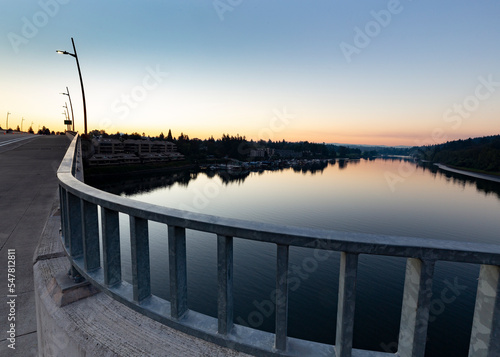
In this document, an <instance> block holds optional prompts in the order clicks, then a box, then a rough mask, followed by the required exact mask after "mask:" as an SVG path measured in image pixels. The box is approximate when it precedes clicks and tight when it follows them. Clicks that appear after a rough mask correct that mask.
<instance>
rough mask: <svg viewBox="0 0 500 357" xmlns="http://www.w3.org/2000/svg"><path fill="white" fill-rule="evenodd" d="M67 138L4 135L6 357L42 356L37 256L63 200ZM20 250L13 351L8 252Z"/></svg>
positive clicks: (2, 345) (0, 255)
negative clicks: (61, 167) (54, 208)
mask: <svg viewBox="0 0 500 357" xmlns="http://www.w3.org/2000/svg"><path fill="white" fill-rule="evenodd" d="M69 143H70V141H69V139H68V138H67V137H66V136H38V135H28V134H16V135H12V134H3V135H0V265H1V266H2V269H1V272H2V273H1V276H2V278H3V279H2V281H1V283H0V291H1V296H2V297H1V301H0V331H1V334H0V356H36V355H37V335H36V330H37V329H36V311H35V295H34V281H33V253H34V251H35V249H36V246H37V244H38V241H39V238H40V234H41V232H42V230H43V228H44V226H45V222H46V221H47V218H48V217H49V214H50V212H51V209H52V205H53V203H54V201H55V200H56V199H57V187H58V182H57V177H56V171H57V168H58V167H59V164H60V162H61V160H62V158H63V156H64V153H65V152H66V149H67V147H68V145H69ZM8 249H15V252H16V254H15V263H16V272H15V293H14V294H15V295H17V297H16V298H15V300H16V307H15V310H16V312H15V319H16V320H15V323H16V335H17V338H16V350H12V349H10V348H8V346H7V345H8V341H7V331H8V326H9V323H10V322H9V321H8V314H9V311H10V308H9V306H8V305H7V301H8V299H7V295H9V293H8V290H7V288H8V287H7V284H8V281H7V251H8Z"/></svg>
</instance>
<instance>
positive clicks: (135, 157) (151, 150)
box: [89, 138, 184, 165]
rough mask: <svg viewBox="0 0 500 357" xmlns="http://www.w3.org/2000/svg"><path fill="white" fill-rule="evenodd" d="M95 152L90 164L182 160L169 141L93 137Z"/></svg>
mask: <svg viewBox="0 0 500 357" xmlns="http://www.w3.org/2000/svg"><path fill="white" fill-rule="evenodd" d="M92 144H93V146H94V152H95V154H94V155H93V156H92V157H91V158H90V159H89V164H90V165H118V164H134V163H146V162H164V161H173V160H182V159H184V156H183V155H182V154H180V153H178V152H177V147H176V145H175V144H174V143H171V142H169V141H150V140H132V139H128V140H125V141H120V140H116V139H109V138H99V139H93V140H92Z"/></svg>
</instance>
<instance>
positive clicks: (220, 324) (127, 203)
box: [58, 136, 500, 357]
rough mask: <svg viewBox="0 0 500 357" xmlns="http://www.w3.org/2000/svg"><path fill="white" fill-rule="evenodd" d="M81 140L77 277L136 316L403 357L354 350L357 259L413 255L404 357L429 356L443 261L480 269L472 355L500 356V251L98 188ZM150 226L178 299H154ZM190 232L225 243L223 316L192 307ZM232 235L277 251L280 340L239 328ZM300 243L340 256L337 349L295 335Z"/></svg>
mask: <svg viewBox="0 0 500 357" xmlns="http://www.w3.org/2000/svg"><path fill="white" fill-rule="evenodd" d="M78 143H79V138H78V136H76V137H75V139H74V140H73V141H72V143H71V146H70V148H69V149H68V151H67V153H66V156H65V158H64V160H63V162H62V163H61V166H60V168H59V171H58V178H59V185H60V202H61V222H62V233H63V234H62V237H63V244H64V246H65V249H66V252H67V255H68V258H69V260H70V261H71V264H72V265H73V266H74V268H75V269H76V270H78V271H79V272H80V273H81V274H82V275H83V276H84V277H85V278H86V279H88V280H89V281H90V282H91V283H92V284H93V285H95V286H97V287H98V288H99V289H100V290H102V291H103V292H104V293H106V294H108V295H110V296H111V297H113V298H114V299H116V300H118V301H120V302H122V303H123V304H125V305H127V306H129V307H131V308H132V309H134V310H136V311H138V312H140V313H142V314H144V315H146V316H148V317H150V318H152V319H155V320H157V321H159V322H161V323H164V324H166V325H168V326H171V327H174V328H176V329H178V330H180V331H183V332H186V333H188V334H191V335H193V336H196V337H199V338H202V339H205V340H208V341H211V342H214V343H216V344H219V345H221V346H226V347H231V348H234V349H236V350H240V351H243V352H247V353H251V354H258V355H297V356H305V355H313V356H337V357H345V356H360V357H364V356H394V355H393V354H390V353H383V352H374V351H365V350H357V349H353V348H352V340H353V327H354V311H355V296H356V277H357V267H358V256H359V254H372V255H384V256H393V257H406V258H407V264H406V276H405V283H404V292H403V302H402V312H401V323H400V332H399V343H398V352H397V355H398V356H401V357H407V356H408V357H409V356H412V357H417V356H424V352H425V342H426V337H427V325H428V321H429V308H430V304H431V298H432V278H433V273H434V266H435V263H436V262H437V261H453V262H464V263H473V264H480V265H481V269H480V274H479V279H478V290H477V297H476V304H475V311H474V318H473V326H472V335H471V340H470V350H469V356H498V355H500V282H499V277H500V246H497V245H487V244H476V243H463V242H452V241H437V240H430V239H419V238H405V237H391V236H383V235H372V234H358V233H345V232H336V231H326V230H318V229H308V228H294V227H287V226H278V225H271V224H263V223H256V222H248V221H243V220H237V219H229V218H222V217H215V216H210V215H205V214H198V213H193V212H187V211H181V210H176V209H172V208H166V207H161V206H157V205H153V204H147V203H142V202H138V201H135V200H132V199H128V198H124V197H119V196H116V195H113V194H109V193H106V192H103V191H100V190H97V189H95V188H93V187H90V186H87V185H85V184H84V183H83V182H82V181H80V180H78V179H77V178H75V174H79V173H81V171H82V169H81V168H80V167H79V166H80V165H81V159H79V158H78V155H79V150H78V147H79V144H78ZM99 207H100V214H101V217H100V218H101V229H99V226H98V222H99V218H98V208H99ZM119 213H123V214H125V215H128V216H129V219H130V249H131V268H132V284H129V283H127V282H125V281H124V280H123V279H122V273H121V259H122V257H121V255H120V229H119V219H118V214H119ZM148 221H154V222H160V223H162V224H165V225H166V226H167V227H168V247H169V248H168V249H169V276H170V301H166V300H164V299H162V298H159V297H158V296H155V295H153V294H152V293H151V278H150V274H151V272H150V259H149V234H148ZM186 229H191V230H196V231H202V232H209V233H212V234H213V235H214V239H216V240H217V270H218V274H217V276H218V305H217V307H218V317H217V318H214V317H210V316H207V315H204V314H201V313H198V312H195V311H192V310H190V309H188V306H187V269H186ZM100 231H101V233H100ZM100 234H101V235H102V236H100ZM233 237H238V238H242V239H248V240H254V241H260V242H267V243H273V244H275V245H276V249H277V258H276V267H277V270H276V299H275V301H274V303H275V304H276V310H275V311H276V313H275V319H276V321H275V332H274V333H268V332H263V331H259V330H256V329H252V328H249V327H246V326H241V325H237V324H235V323H234V322H233ZM100 241H102V243H100ZM291 246H294V247H304V248H313V249H318V252H322V251H337V252H340V254H341V259H340V276H339V289H338V290H339V296H338V312H337V325H336V326H337V328H336V331H337V332H336V339H335V345H334V346H331V345H326V344H321V343H316V342H311V341H305V340H300V339H295V338H291V337H288V336H287V321H288V296H289V295H288V282H289V279H288V268H289V266H288V259H289V249H290V247H291ZM101 251H102V256H103V259H102V262H101V259H100V255H101ZM291 313H293V311H292V312H291Z"/></svg>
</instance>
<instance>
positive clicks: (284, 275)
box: [274, 244, 289, 350]
mask: <svg viewBox="0 0 500 357" xmlns="http://www.w3.org/2000/svg"><path fill="white" fill-rule="evenodd" d="M288 256H289V246H288V245H281V244H278V246H277V256H276V298H275V300H276V301H275V303H276V326H275V329H276V331H275V338H274V348H276V349H278V350H286V342H287V328H288Z"/></svg>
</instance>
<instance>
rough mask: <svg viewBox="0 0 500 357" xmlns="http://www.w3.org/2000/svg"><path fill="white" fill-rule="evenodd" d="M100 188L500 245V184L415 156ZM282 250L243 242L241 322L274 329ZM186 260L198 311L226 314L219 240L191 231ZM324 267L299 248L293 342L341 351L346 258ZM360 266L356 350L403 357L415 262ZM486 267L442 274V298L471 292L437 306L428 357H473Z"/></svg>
mask: <svg viewBox="0 0 500 357" xmlns="http://www.w3.org/2000/svg"><path fill="white" fill-rule="evenodd" d="M402 168H403V169H402ZM405 170H406V171H405ZM387 173H392V174H394V175H401V177H402V178H403V179H402V180H401V181H398V184H397V186H396V187H395V191H391V190H390V187H389V185H388V182H387V180H386V176H385V175H386V174H387ZM100 187H101V188H104V189H106V190H108V191H110V192H114V193H118V194H125V195H127V196H131V197H133V198H135V199H138V200H142V201H145V202H150V203H154V204H161V205H165V206H167V205H168V206H169V207H174V208H181V206H180V205H181V204H183V205H184V206H188V207H189V208H191V209H192V210H194V211H197V212H203V213H207V214H213V215H219V216H225V217H235V218H242V219H247V220H251V221H260V222H271V223H277V224H283V225H296V226H302V227H313V228H324V229H334V230H340V231H354V232H365V233H377V234H388V235H394V236H411V237H423V238H433V239H450V240H462V241H478V242H484V243H493V244H500V242H499V238H498V231H499V229H500V225H499V222H498V210H499V208H500V200H499V198H500V184H498V183H495V182H488V181H485V180H481V179H477V178H473V177H467V176H464V175H460V174H455V173H449V172H445V171H442V170H440V169H439V168H437V167H436V166H434V165H430V164H426V163H422V164H416V163H415V162H413V161H412V160H411V159H410V158H402V157H392V158H384V159H380V158H379V159H376V160H371V161H369V160H364V159H363V160H337V161H336V162H313V163H311V165H310V166H302V167H293V166H291V165H290V166H286V165H282V166H277V167H260V168H253V169H246V170H245V169H244V168H239V169H238V168H236V169H235V168H233V169H232V170H222V169H219V170H203V171H201V170H185V171H179V172H171V173H168V174H166V173H165V174H155V175H140V176H136V177H130V178H128V179H123V178H120V179H116V180H113V182H109V183H106V182H103V180H101V182H100ZM208 188H210V191H208V190H207V189H208ZM204 193H205V195H204V196H203V194H204ZM127 222H128V219H125V218H124V219H123V222H122V225H121V226H120V231H121V232H124V236H123V241H122V254H123V257H124V258H123V260H122V264H123V267H122V271H123V276H124V278H125V279H129V280H130V279H131V277H130V271H131V269H130V262H129V261H130V258H129V253H127V250H128V249H129V247H130V243H129V241H128V236H127V234H128V233H127V232H128V230H129V228H128V226H127V224H128V223H127ZM149 229H150V246H151V277H152V289H153V292H154V294H156V295H158V296H160V297H163V298H165V299H169V289H168V286H169V284H168V274H165V272H166V271H168V254H167V253H166V252H168V244H167V239H166V229H165V226H164V225H162V224H157V223H150V225H149ZM275 252H276V249H275V247H274V246H273V245H272V244H262V243H260V242H253V241H246V240H242V239H238V238H237V237H235V242H234V289H235V291H234V294H235V306H234V309H235V310H234V318H235V322H236V323H239V324H242V325H249V326H252V327H256V328H259V329H263V330H266V331H273V327H274V313H273V312H271V311H270V310H265V311H266V313H263V312H262V311H264V310H262V309H264V306H265V307H269V306H270V305H269V304H268V303H267V301H268V300H269V296H270V294H271V293H272V291H273V290H274V289H275V287H274V284H275V281H274V279H275V275H274V274H275V269H276V268H275ZM187 254H188V257H187V259H188V264H187V269H188V305H189V308H190V309H193V310H195V311H199V312H202V313H205V314H208V315H211V316H217V291H216V281H217V279H216V274H217V268H216V266H217V264H216V237H215V236H214V235H211V234H208V233H202V232H195V231H190V230H188V231H187ZM313 258H314V254H313V251H312V249H305V248H303V249H297V248H291V249H290V267H291V269H292V270H291V273H290V275H291V276H292V277H294V278H295V280H294V282H293V284H290V290H291V291H290V301H289V332H290V335H291V336H294V337H299V338H304V339H311V340H315V341H319V342H323V343H329V344H332V343H334V338H335V316H336V309H337V286H338V269H339V257H338V253H335V254H332V255H331V256H330V257H329V258H328V259H326V260H325V261H321V262H318V265H317V267H316V266H314V269H311V267H310V266H307V265H305V262H310V261H311V259H313ZM358 268H359V269H358V280H357V291H356V313H355V331H354V347H355V348H364V349H372V350H378V351H385V352H395V346H396V344H397V338H398V331H399V330H398V329H399V322H400V313H401V302H402V294H403V281H404V272H405V259H401V258H388V257H378V256H363V255H361V256H360V259H359V266H358ZM478 269H479V267H478V266H475V265H470V264H457V263H446V262H439V263H438V264H436V273H435V276H434V279H433V297H434V298H439V297H440V296H442V294H443V291H445V289H448V290H446V291H447V294H449V289H450V288H449V287H450V284H451V286H453V287H457V286H459V287H464V288H460V289H455V290H456V294H455V295H453V303H451V302H450V303H446V304H445V305H441V304H440V303H439V300H437V301H436V302H435V303H434V304H433V305H432V307H431V310H432V311H431V320H430V324H429V334H428V339H429V342H428V345H427V353H426V356H448V355H449V356H455V357H456V356H466V355H467V345H468V341H469V338H470V327H471V323H470V321H471V319H472V314H473V308H474V298H475V291H476V288H477V280H476V279H477V276H478ZM313 270H314V271H313ZM292 288H293V289H292ZM455 290H454V291H455ZM447 297H449V295H447ZM455 298H456V299H455ZM433 301H434V300H433ZM447 301H451V299H447ZM256 311H257V312H259V313H260V315H257V314H256ZM367 331H368V333H367Z"/></svg>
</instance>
